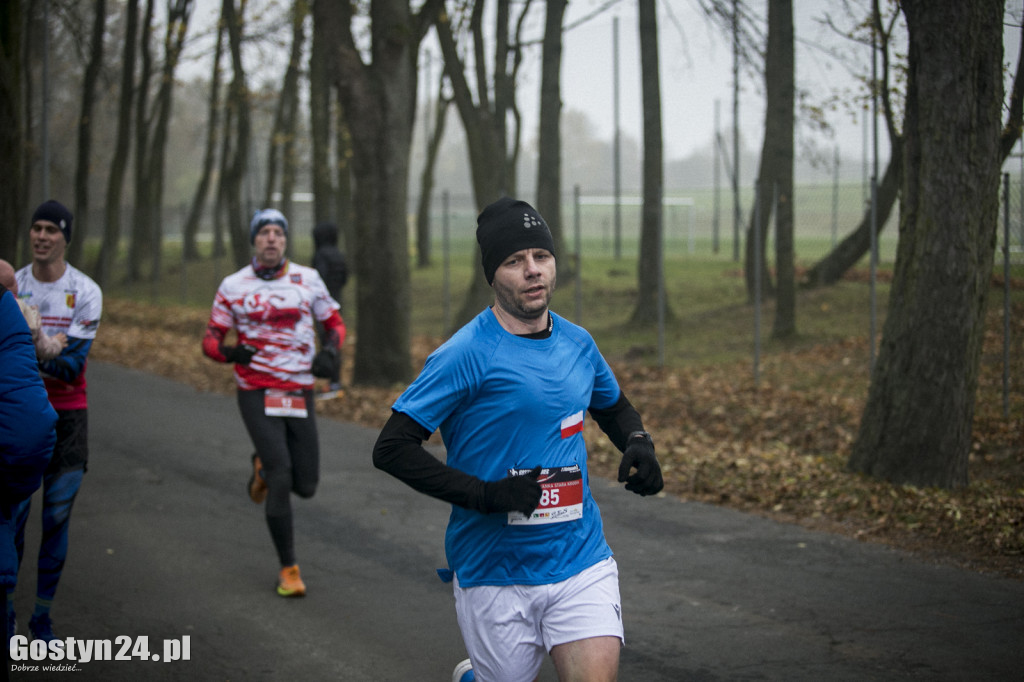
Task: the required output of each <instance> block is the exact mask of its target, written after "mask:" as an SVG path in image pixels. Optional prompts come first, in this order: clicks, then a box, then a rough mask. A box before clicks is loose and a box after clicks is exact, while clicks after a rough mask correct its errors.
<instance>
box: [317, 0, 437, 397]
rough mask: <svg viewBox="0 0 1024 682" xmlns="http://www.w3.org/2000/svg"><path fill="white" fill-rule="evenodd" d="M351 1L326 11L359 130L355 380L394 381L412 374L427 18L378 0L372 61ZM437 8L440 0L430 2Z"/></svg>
mask: <svg viewBox="0 0 1024 682" xmlns="http://www.w3.org/2000/svg"><path fill="white" fill-rule="evenodd" d="M350 11H351V7H350V6H343V7H331V8H330V10H329V11H328V12H327V13H326V16H325V17H324V20H325V21H326V22H327V29H328V31H329V32H330V33H331V34H333V35H336V36H339V40H338V46H337V49H336V50H335V51H334V52H333V57H332V58H333V59H335V60H337V61H336V62H335V64H336V66H337V71H336V72H337V74H338V92H339V97H340V99H341V103H342V105H343V108H344V110H345V115H346V118H347V121H348V126H349V129H350V130H351V132H352V169H353V178H354V181H355V192H354V196H355V204H354V208H355V240H354V241H355V244H354V245H350V250H351V251H352V252H353V254H354V258H353V259H352V260H353V263H354V267H355V277H356V282H357V287H356V318H357V320H358V322H359V340H358V343H357V344H356V352H355V368H354V370H353V377H352V378H353V381H354V382H355V383H358V384H372V385H391V384H394V383H396V382H406V381H408V380H409V378H410V375H411V371H412V367H411V364H410V338H409V336H410V324H411V320H410V296H411V294H410V290H409V287H410V273H409V269H410V268H409V238H408V225H407V218H406V206H407V203H406V202H407V199H408V180H409V155H410V151H411V145H412V126H413V120H414V118H415V114H416V110H415V109H416V85H417V83H416V76H417V69H416V58H417V53H418V51H419V43H420V40H422V38H423V34H424V32H425V26H426V25H427V24H426V23H425V22H424V21H422V20H421V18H420V17H417V16H416V15H414V14H413V12H412V11H411V10H410V8H409V6H408V4H406V2H405V0H373V2H372V5H371V7H370V17H371V26H370V32H371V42H372V47H371V50H370V52H371V54H372V57H373V60H372V62H371V63H370V64H365V63H364V62H363V60H362V57H361V53H360V51H359V49H358V48H357V47H356V44H355V40H354V38H353V36H352V17H351V15H350V14H349V12H350ZM422 12H424V14H425V15H426V16H430V17H432V16H434V13H435V12H436V5H433V4H432V3H431V2H428V3H427V5H425V6H424V7H423V9H422Z"/></svg>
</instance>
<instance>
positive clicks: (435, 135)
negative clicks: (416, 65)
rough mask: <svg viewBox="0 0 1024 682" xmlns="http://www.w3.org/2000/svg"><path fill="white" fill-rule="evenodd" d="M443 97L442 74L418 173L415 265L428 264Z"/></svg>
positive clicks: (445, 107)
mask: <svg viewBox="0 0 1024 682" xmlns="http://www.w3.org/2000/svg"><path fill="white" fill-rule="evenodd" d="M449 104H451V102H450V101H449V100H448V99H446V98H445V97H444V74H443V73H442V74H441V77H440V78H438V87H437V99H436V100H435V101H434V129H433V130H432V131H431V133H430V141H429V142H428V144H427V154H426V158H425V159H424V161H423V172H422V173H421V174H420V199H419V202H418V205H417V207H416V265H417V266H418V267H421V268H425V267H429V266H430V253H431V248H430V206H431V202H432V200H433V194H434V170H435V167H436V166H437V156H438V152H439V151H440V150H441V140H443V139H444V129H445V123H446V121H447V119H448V105H449Z"/></svg>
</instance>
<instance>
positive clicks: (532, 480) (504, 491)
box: [484, 467, 540, 516]
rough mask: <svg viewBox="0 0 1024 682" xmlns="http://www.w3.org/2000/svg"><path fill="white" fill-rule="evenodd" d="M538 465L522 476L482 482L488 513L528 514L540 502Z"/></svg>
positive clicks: (485, 506)
mask: <svg viewBox="0 0 1024 682" xmlns="http://www.w3.org/2000/svg"><path fill="white" fill-rule="evenodd" d="M539 476H540V467H534V468H533V471H531V472H530V473H528V474H525V475H523V476H509V477H508V478H503V479H501V480H500V481H489V482H487V483H485V484H484V508H485V509H486V510H487V513H488V514H491V513H494V512H510V511H517V512H520V513H521V514H522V515H523V516H529V515H530V514H532V513H533V510H534V509H536V508H537V505H538V504H540V483H537V478H538V477H539Z"/></svg>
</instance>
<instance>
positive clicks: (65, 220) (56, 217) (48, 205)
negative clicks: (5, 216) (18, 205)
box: [32, 199, 74, 243]
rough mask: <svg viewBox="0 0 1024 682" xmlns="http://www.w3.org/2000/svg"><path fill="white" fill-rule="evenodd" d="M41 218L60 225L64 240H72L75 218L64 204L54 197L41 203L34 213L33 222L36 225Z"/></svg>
mask: <svg viewBox="0 0 1024 682" xmlns="http://www.w3.org/2000/svg"><path fill="white" fill-rule="evenodd" d="M40 220H46V221H48V222H51V223H53V224H54V225H56V226H57V227H59V228H60V231H61V232H63V233H64V241H65V242H66V243H70V242H71V223H72V222H73V221H74V218H73V217H72V215H71V211H69V210H68V209H67V208H65V207H64V204H62V203H60V202H59V201H54V200H53V199H50V200H49V201H44V202H43V203H41V204H39V207H38V208H36V211H35V213H33V214H32V224H33V225H35V224H36V222H38V221H40Z"/></svg>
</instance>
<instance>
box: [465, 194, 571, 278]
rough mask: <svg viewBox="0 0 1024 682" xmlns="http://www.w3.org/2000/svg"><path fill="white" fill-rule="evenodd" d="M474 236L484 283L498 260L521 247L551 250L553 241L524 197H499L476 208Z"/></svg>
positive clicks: (502, 259)
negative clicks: (482, 266) (477, 246)
mask: <svg viewBox="0 0 1024 682" xmlns="http://www.w3.org/2000/svg"><path fill="white" fill-rule="evenodd" d="M476 240H477V242H478V243H479V244H480V255H481V256H482V257H483V263H484V276H485V277H486V278H487V283H488V284H491V283H492V282H494V272H495V271H496V270H497V269H498V266H499V265H501V263H502V261H504V260H505V259H506V258H508V257H509V256H510V255H512V254H513V253H515V252H516V251H522V250H523V249H547V250H548V251H550V252H551V255H554V254H555V242H554V240H553V239H552V238H551V230H549V229H548V224H547V223H545V222H544V219H543V218H542V217H541V216H540V213H537V211H536V210H535V209H534V208H533V206H530V205H529V204H528V203H526V202H525V201H520V200H519V199H513V198H511V197H502V198H501V199H498V200H497V201H495V202H494V203H493V204H491V205H490V206H488V207H487V208H485V209H484V210H483V211H481V212H480V215H479V216H477V219H476Z"/></svg>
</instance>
